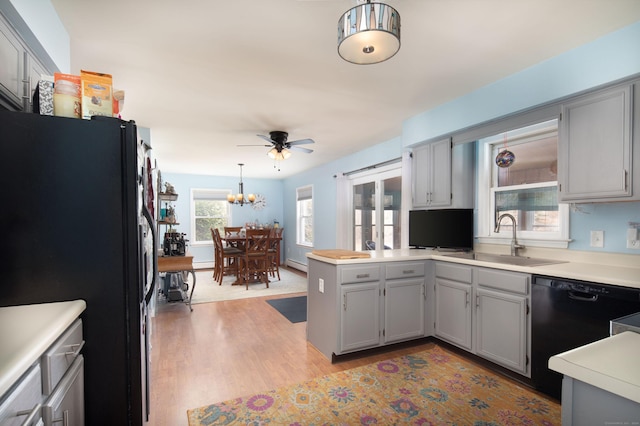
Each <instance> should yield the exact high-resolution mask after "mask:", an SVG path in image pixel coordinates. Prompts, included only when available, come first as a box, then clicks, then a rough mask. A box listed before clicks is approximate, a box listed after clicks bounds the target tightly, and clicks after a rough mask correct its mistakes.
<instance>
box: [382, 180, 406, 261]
mask: <svg viewBox="0 0 640 426" xmlns="http://www.w3.org/2000/svg"><path fill="white" fill-rule="evenodd" d="M382 187H383V188H384V195H383V197H382V203H383V208H384V211H383V220H384V232H383V233H382V243H383V244H384V248H385V249H396V248H400V229H401V228H400V225H401V223H400V217H401V214H400V207H401V200H402V178H401V177H400V176H397V177H392V178H389V179H385V180H383V181H382Z"/></svg>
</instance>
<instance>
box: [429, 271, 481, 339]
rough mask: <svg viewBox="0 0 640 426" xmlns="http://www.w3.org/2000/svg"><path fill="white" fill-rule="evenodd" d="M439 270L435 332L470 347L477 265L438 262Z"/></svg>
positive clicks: (441, 336)
mask: <svg viewBox="0 0 640 426" xmlns="http://www.w3.org/2000/svg"><path fill="white" fill-rule="evenodd" d="M435 270H436V277H435V335H436V336H437V337H440V338H442V339H443V340H446V341H447V342H449V343H453V344H454V345H456V346H460V347H461V348H464V349H466V350H469V351H470V350H471V349H472V341H471V314H472V310H471V297H472V293H473V287H472V286H471V284H472V282H473V269H472V267H470V266H466V265H455V264H450V263H445V262H438V263H436V268H435Z"/></svg>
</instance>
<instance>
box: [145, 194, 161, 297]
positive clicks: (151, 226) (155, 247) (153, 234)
mask: <svg viewBox="0 0 640 426" xmlns="http://www.w3.org/2000/svg"><path fill="white" fill-rule="evenodd" d="M142 215H143V216H144V217H145V219H147V222H148V223H149V229H151V238H152V239H153V245H152V247H153V257H154V259H155V256H156V253H158V239H157V237H156V230H155V225H154V223H153V218H152V217H151V213H150V212H149V209H148V208H147V206H145V205H143V206H142ZM152 263H153V278H152V279H151V286H150V287H151V289H154V288H155V287H156V277H157V276H158V262H156V261H154V262H152ZM146 297H148V295H145V298H146ZM148 302H149V301H148V300H147V303H148Z"/></svg>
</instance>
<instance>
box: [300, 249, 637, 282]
mask: <svg viewBox="0 0 640 426" xmlns="http://www.w3.org/2000/svg"><path fill="white" fill-rule="evenodd" d="M368 253H369V254H370V255H371V257H369V258H358V259H333V258H329V257H324V256H318V255H316V254H313V253H307V258H309V259H314V260H317V261H320V262H324V263H329V264H332V265H353V264H363V263H380V262H401V261H415V260H438V261H444V262H451V263H461V264H466V265H471V266H481V267H486V268H493V269H502V270H506V271H513V272H523V273H527V274H536V275H547V276H551V277H557V278H566V279H574V280H581V281H590V282H595V283H601V284H609V285H617V286H622V287H631V288H638V289H640V268H631V267H623V266H611V265H604V264H594V263H581V262H571V261H569V262H565V263H559V264H553V265H540V266H517V265H508V264H503V263H496V262H487V261H480V260H473V259H464V258H457V257H450V256H446V255H444V254H442V253H439V252H437V251H434V250H421V249H397V250H377V251H369V252H368Z"/></svg>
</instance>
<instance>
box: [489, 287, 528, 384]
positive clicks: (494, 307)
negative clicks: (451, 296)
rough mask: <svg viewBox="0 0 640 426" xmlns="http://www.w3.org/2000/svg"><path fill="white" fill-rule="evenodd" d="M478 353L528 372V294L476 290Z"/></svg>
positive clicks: (514, 368)
mask: <svg viewBox="0 0 640 426" xmlns="http://www.w3.org/2000/svg"><path fill="white" fill-rule="evenodd" d="M476 353H477V354H478V355H480V356H482V357H484V358H487V359H489V360H491V361H493V362H496V363H498V364H500V365H503V366H505V367H507V368H510V369H512V370H515V371H517V372H519V373H526V369H527V365H526V354H527V299H526V297H523V296H516V295H511V294H507V293H503V292H499V291H493V290H487V289H484V288H478V289H477V290H476Z"/></svg>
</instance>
